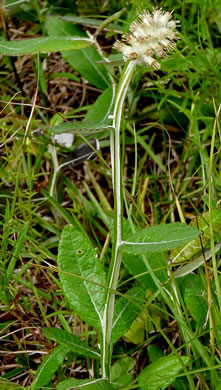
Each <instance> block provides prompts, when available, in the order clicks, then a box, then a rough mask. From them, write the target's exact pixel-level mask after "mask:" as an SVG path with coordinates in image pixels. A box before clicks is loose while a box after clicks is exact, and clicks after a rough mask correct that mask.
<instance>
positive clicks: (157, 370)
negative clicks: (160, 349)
mask: <svg viewBox="0 0 221 390" xmlns="http://www.w3.org/2000/svg"><path fill="white" fill-rule="evenodd" d="M181 361H182V364H181ZM188 363H189V358H188V357H187V356H180V357H179V358H178V357H177V356H174V355H168V356H164V357H162V358H160V359H158V360H157V361H156V362H154V363H151V364H149V366H147V367H146V368H144V370H143V371H142V372H141V374H139V375H138V377H137V379H138V384H139V389H140V390H164V389H166V388H167V387H168V386H169V385H171V384H172V383H173V382H174V380H175V379H176V376H177V375H178V374H179V373H180V372H181V371H182V370H183V365H184V366H187V364H188Z"/></svg>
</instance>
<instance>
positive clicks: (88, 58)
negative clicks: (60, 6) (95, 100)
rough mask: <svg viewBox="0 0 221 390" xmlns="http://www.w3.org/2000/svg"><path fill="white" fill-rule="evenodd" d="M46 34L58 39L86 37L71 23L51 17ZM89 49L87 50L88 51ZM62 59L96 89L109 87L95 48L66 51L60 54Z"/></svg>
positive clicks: (104, 70)
mask: <svg viewBox="0 0 221 390" xmlns="http://www.w3.org/2000/svg"><path fill="white" fill-rule="evenodd" d="M47 29H48V34H49V35H50V36H51V35H56V36H60V37H67V36H68V37H69V39H70V38H71V37H87V35H86V33H85V32H83V31H82V30H80V29H79V28H78V27H77V26H76V25H74V24H73V23H71V22H67V21H65V20H62V19H60V18H59V17H56V16H52V17H50V18H49V19H48V23H47ZM88 49H89V50H88ZM61 54H62V56H63V58H64V59H65V60H66V61H67V62H68V63H69V64H70V65H71V66H72V67H73V69H75V70H76V71H77V72H78V73H79V74H80V75H81V76H83V77H84V78H85V79H86V80H88V81H89V83H91V84H93V85H95V86H96V87H97V88H100V89H103V90H104V89H106V88H107V87H109V86H110V78H109V74H108V72H107V70H106V68H105V66H104V65H103V64H98V63H97V61H100V60H101V59H102V57H101V56H100V54H99V53H98V52H97V50H96V49H95V47H93V46H90V47H88V48H87V49H82V50H78V51H66V52H62V53H61Z"/></svg>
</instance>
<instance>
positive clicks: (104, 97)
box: [83, 87, 115, 125]
mask: <svg viewBox="0 0 221 390" xmlns="http://www.w3.org/2000/svg"><path fill="white" fill-rule="evenodd" d="M114 101H115V89H114V88H113V87H109V88H107V89H106V90H105V91H104V92H103V93H102V94H101V95H100V96H99V97H98V98H97V100H96V102H95V103H94V104H93V105H92V106H91V107H90V108H89V110H88V112H87V114H86V116H85V118H84V120H83V123H99V124H101V123H105V122H107V123H109V125H110V124H112V120H111V118H110V115H112V114H113V110H114Z"/></svg>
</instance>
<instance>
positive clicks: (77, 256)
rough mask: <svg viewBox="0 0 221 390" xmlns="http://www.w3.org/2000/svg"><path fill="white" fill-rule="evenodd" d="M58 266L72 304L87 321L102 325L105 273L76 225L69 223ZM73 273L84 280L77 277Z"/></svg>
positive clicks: (60, 247) (62, 238)
mask: <svg viewBox="0 0 221 390" xmlns="http://www.w3.org/2000/svg"><path fill="white" fill-rule="evenodd" d="M58 265H59V268H60V270H61V271H64V273H62V272H61V273H60V280H61V284H62V287H63V290H64V293H65V295H66V297H67V299H68V301H69V302H70V304H71V305H72V306H73V307H74V309H75V310H76V312H77V313H78V314H79V315H80V316H81V318H82V319H83V320H84V321H86V322H87V323H89V324H91V325H92V326H95V327H97V328H99V329H100V328H102V315H103V310H104V305H105V297H106V292H105V291H104V287H103V286H104V285H105V283H106V278H105V274H104V271H103V268H102V266H101V263H100V262H99V259H97V256H96V251H95V248H94V247H93V245H92V244H91V242H90V241H89V239H88V238H86V236H84V235H83V234H82V233H81V232H80V231H79V230H78V229H77V228H76V227H74V226H72V225H66V226H65V228H64V229H63V231H62V235H61V239H60V242H59V252H58ZM73 273H74V274H76V275H78V276H80V277H81V279H79V278H75V279H74V278H73V276H72V275H71V274H73ZM90 280H91V282H90Z"/></svg>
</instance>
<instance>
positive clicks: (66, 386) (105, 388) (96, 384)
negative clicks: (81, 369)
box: [56, 379, 113, 390]
mask: <svg viewBox="0 0 221 390" xmlns="http://www.w3.org/2000/svg"><path fill="white" fill-rule="evenodd" d="M78 388H82V389H86V390H113V387H112V386H111V384H110V383H109V382H108V381H106V380H105V379H94V380H90V379H89V380H80V379H67V380H65V381H63V382H61V383H59V384H58V385H57V386H56V390H70V389H72V390H73V389H78Z"/></svg>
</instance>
